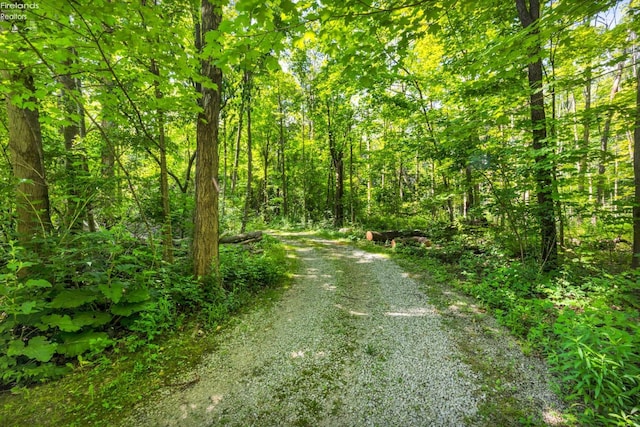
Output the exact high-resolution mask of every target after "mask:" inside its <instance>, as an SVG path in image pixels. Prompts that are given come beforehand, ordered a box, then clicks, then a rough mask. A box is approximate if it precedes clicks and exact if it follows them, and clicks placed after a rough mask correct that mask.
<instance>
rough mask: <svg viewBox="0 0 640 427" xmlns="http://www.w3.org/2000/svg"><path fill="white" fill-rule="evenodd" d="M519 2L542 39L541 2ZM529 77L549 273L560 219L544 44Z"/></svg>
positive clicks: (524, 19)
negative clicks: (537, 26) (545, 85)
mask: <svg viewBox="0 0 640 427" xmlns="http://www.w3.org/2000/svg"><path fill="white" fill-rule="evenodd" d="M528 3H529V6H528V7H527V0H516V8H517V9H518V15H519V17H520V22H521V24H522V27H523V28H524V29H525V30H527V31H530V36H531V37H533V38H534V39H537V38H538V31H537V30H536V29H533V30H528V29H529V27H531V26H533V25H534V24H535V23H536V21H537V20H538V19H539V18H540V2H539V0H528ZM529 54H530V58H531V62H530V63H529V64H528V77H529V88H530V90H531V95H530V104H531V105H530V107H531V126H532V133H533V144H532V147H533V149H534V151H535V169H534V177H535V180H536V185H537V198H538V207H537V217H538V221H539V222H540V240H541V246H542V247H541V250H542V260H541V262H542V267H543V269H544V270H545V271H550V270H554V269H556V267H557V265H558V246H557V237H556V215H555V207H554V203H553V159H552V156H551V155H550V153H549V150H551V149H552V148H553V146H552V145H551V144H550V142H549V141H548V140H547V123H546V117H545V110H544V93H543V89H542V60H541V59H540V41H539V40H535V41H534V42H533V43H532V48H531V50H530V52H529Z"/></svg>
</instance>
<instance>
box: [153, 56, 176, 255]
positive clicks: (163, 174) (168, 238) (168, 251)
mask: <svg viewBox="0 0 640 427" xmlns="http://www.w3.org/2000/svg"><path fill="white" fill-rule="evenodd" d="M151 73H153V74H154V75H155V76H157V77H158V78H157V79H156V80H155V81H154V86H155V97H156V99H158V100H160V99H162V91H161V90H160V68H159V67H158V63H157V62H156V61H155V60H151ZM156 117H157V120H158V148H159V150H160V198H161V199H162V203H161V204H162V254H163V255H162V256H163V259H164V260H165V261H166V262H168V263H173V233H172V230H171V206H170V203H169V202H170V200H169V174H168V169H167V142H166V138H165V132H164V111H162V110H161V109H158V110H157V111H156Z"/></svg>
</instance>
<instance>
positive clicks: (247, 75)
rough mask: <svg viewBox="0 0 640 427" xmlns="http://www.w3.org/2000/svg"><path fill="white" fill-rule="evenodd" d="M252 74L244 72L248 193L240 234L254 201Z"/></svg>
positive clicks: (245, 225) (245, 199)
mask: <svg viewBox="0 0 640 427" xmlns="http://www.w3.org/2000/svg"><path fill="white" fill-rule="evenodd" d="M251 81H252V77H251V72H250V71H245V72H244V84H245V86H246V88H247V191H246V194H245V198H244V212H243V214H242V226H241V227H240V233H244V232H245V230H246V229H247V223H248V222H249V210H250V209H251V202H252V199H253V191H252V189H251V186H252V185H253V182H252V181H253V155H252V150H253V147H252V142H251Z"/></svg>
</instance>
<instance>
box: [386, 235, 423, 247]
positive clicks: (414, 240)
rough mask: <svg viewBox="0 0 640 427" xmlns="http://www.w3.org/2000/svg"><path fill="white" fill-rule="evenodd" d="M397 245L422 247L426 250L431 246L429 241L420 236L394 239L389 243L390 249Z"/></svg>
mask: <svg viewBox="0 0 640 427" xmlns="http://www.w3.org/2000/svg"><path fill="white" fill-rule="evenodd" d="M398 243H400V244H403V245H415V246H418V245H424V246H425V247H426V248H428V247H430V246H431V240H429V239H427V238H426V237H422V236H412V237H396V238H395V239H393V240H392V241H391V247H392V248H395V247H396V246H397V245H398Z"/></svg>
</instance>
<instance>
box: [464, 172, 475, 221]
mask: <svg viewBox="0 0 640 427" xmlns="http://www.w3.org/2000/svg"><path fill="white" fill-rule="evenodd" d="M464 181H465V187H466V189H467V191H466V193H467V198H466V200H465V204H464V214H465V215H464V216H465V218H467V217H469V218H470V217H471V213H470V212H471V209H473V206H474V203H475V197H474V193H473V190H474V186H473V174H472V169H471V164H470V163H467V166H466V167H465V168H464Z"/></svg>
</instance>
